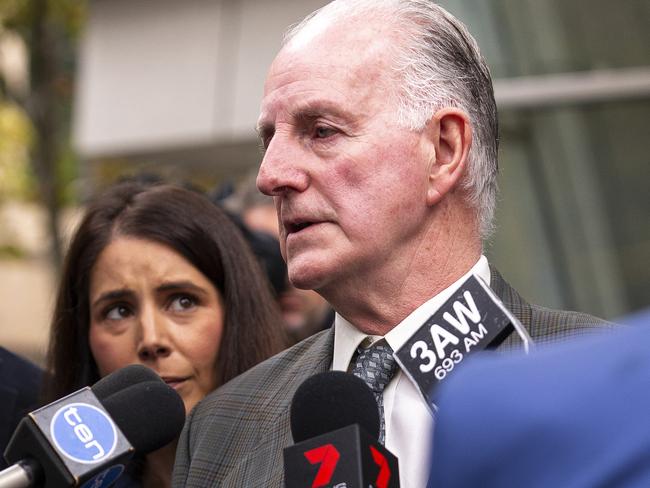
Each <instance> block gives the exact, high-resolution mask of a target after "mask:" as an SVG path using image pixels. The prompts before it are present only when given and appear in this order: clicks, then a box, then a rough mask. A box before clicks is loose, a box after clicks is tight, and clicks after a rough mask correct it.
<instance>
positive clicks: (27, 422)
mask: <svg viewBox="0 0 650 488" xmlns="http://www.w3.org/2000/svg"><path fill="white" fill-rule="evenodd" d="M184 422H185V407H184V405H183V401H182V400H181V398H180V397H179V396H178V394H177V393H176V391H174V390H173V389H172V388H171V387H169V386H168V385H167V384H166V383H165V382H163V381H162V380H161V379H160V378H159V377H158V375H157V374H156V373H155V372H153V371H151V370H150V369H149V368H146V367H144V366H141V365H131V366H127V367H126V368H122V369H120V370H118V371H115V372H114V373H112V374H110V375H108V376H106V377H105V378H103V379H101V380H100V381H98V382H97V383H95V385H94V386H93V387H92V388H91V387H85V388H82V389H81V390H78V391H76V392H74V393H72V394H70V395H67V396H65V397H63V398H61V399H59V400H56V401H54V402H52V403H50V404H49V405H46V406H44V407H41V408H39V409H37V410H34V411H33V412H31V413H29V414H28V415H27V416H26V417H24V418H23V419H22V420H21V422H20V423H19V424H18V427H17V428H16V430H15V431H14V433H13V435H12V437H11V439H10V441H9V444H8V445H7V448H6V450H5V453H4V456H5V459H6V460H7V463H9V464H12V463H13V464H12V465H11V466H10V467H9V468H7V469H5V470H3V471H0V488H27V487H33V486H39V487H40V486H42V487H44V488H64V487H66V488H67V487H77V486H81V487H83V488H91V487H92V488H105V487H108V486H111V485H112V484H113V483H114V482H115V480H116V479H117V478H118V477H119V476H120V475H121V474H122V472H123V471H124V468H125V465H126V464H127V463H128V461H129V460H130V459H131V457H132V456H133V454H134V453H135V452H138V453H142V454H146V453H148V452H151V451H153V450H156V449H159V448H160V447H162V446H164V445H166V444H168V443H169V442H171V441H172V440H173V439H175V438H176V437H177V436H178V434H179V433H180V431H181V429H182V428H183V424H184Z"/></svg>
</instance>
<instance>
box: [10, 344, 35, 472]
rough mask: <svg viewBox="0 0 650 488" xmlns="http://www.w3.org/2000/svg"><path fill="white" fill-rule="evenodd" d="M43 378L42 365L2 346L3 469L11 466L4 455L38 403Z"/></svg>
mask: <svg viewBox="0 0 650 488" xmlns="http://www.w3.org/2000/svg"><path fill="white" fill-rule="evenodd" d="M41 379H42V371H41V370H40V368H39V367H38V366H36V365H34V364H32V363H31V362H29V361H27V360H26V359H23V358H22V357H20V356H18V355H16V354H14V353H12V352H11V351H7V350H6V349H5V348H4V347H0V470H3V469H4V468H6V467H7V463H6V462H5V459H4V456H3V453H4V451H5V447H7V444H8V443H9V439H10V438H11V435H12V434H13V432H14V430H15V429H16V427H17V426H18V422H20V420H21V419H22V418H23V416H24V415H25V414H26V413H27V412H29V411H31V410H33V409H34V408H35V407H36V406H37V404H38V392H39V389H40V387H41Z"/></svg>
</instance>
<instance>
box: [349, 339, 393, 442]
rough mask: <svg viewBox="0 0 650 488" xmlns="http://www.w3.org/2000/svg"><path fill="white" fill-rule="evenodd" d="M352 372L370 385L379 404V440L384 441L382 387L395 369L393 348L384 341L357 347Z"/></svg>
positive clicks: (384, 386)
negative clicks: (364, 347) (366, 346)
mask: <svg viewBox="0 0 650 488" xmlns="http://www.w3.org/2000/svg"><path fill="white" fill-rule="evenodd" d="M353 361H354V366H353V368H352V374H354V375H355V376H358V377H359V378H361V379H362V380H363V381H364V382H365V383H366V385H368V386H369V387H370V389H371V390H372V392H373V393H374V394H375V398H376V399H377V405H378V406H379V420H380V424H379V442H380V443H382V444H383V443H384V437H385V432H386V423H385V420H384V396H383V392H384V388H386V385H387V384H388V382H389V381H390V380H391V378H392V377H393V375H394V374H395V370H396V369H397V364H396V363H395V358H393V350H392V349H391V347H390V346H389V345H388V344H386V343H385V342H384V341H380V342H379V343H375V344H374V345H372V346H370V347H369V348H367V349H363V348H361V347H359V348H358V349H357V355H356V359H353Z"/></svg>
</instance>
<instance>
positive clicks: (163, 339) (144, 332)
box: [138, 311, 172, 362]
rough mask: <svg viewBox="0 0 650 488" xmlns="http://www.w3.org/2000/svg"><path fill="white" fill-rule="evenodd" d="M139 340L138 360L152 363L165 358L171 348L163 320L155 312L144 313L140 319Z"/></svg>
mask: <svg viewBox="0 0 650 488" xmlns="http://www.w3.org/2000/svg"><path fill="white" fill-rule="evenodd" d="M140 328H141V338H140V344H139V345H138V358H139V359H140V360H141V361H143V362H147V361H154V360H156V359H159V358H163V357H167V356H169V355H170V354H171V351H172V348H171V344H170V342H169V338H168V334H167V326H166V323H165V319H164V318H163V317H162V316H161V315H160V314H159V313H157V312H156V311H144V312H143V313H142V317H141V319H140Z"/></svg>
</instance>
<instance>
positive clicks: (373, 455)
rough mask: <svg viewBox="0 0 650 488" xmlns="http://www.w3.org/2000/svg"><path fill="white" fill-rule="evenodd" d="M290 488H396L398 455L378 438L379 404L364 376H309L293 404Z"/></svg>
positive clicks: (287, 466) (287, 468) (287, 459)
mask: <svg viewBox="0 0 650 488" xmlns="http://www.w3.org/2000/svg"><path fill="white" fill-rule="evenodd" d="M290 418H291V433H292V435H293V440H294V442H296V444H294V445H293V446H290V447H287V448H285V449H284V473H285V486H286V488H308V487H309V488H320V487H331V488H336V487H345V488H368V487H375V488H397V487H399V470H398V465H397V458H396V457H395V456H393V455H392V454H391V453H390V451H388V450H387V449H386V448H385V447H384V446H382V445H381V444H380V443H379V442H378V441H377V437H378V435H379V408H378V407H377V402H376V400H375V396H374V395H373V393H372V391H371V390H370V388H368V386H367V385H366V384H365V383H364V382H363V380H361V379H359V378H357V377H356V376H354V375H352V374H348V373H344V372H341V371H329V372H326V373H321V374H317V375H315V376H312V377H310V378H308V379H307V380H306V381H305V382H304V383H302V384H301V385H300V386H299V387H298V389H297V390H296V393H295V395H294V397H293V400H292V402H291V411H290Z"/></svg>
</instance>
